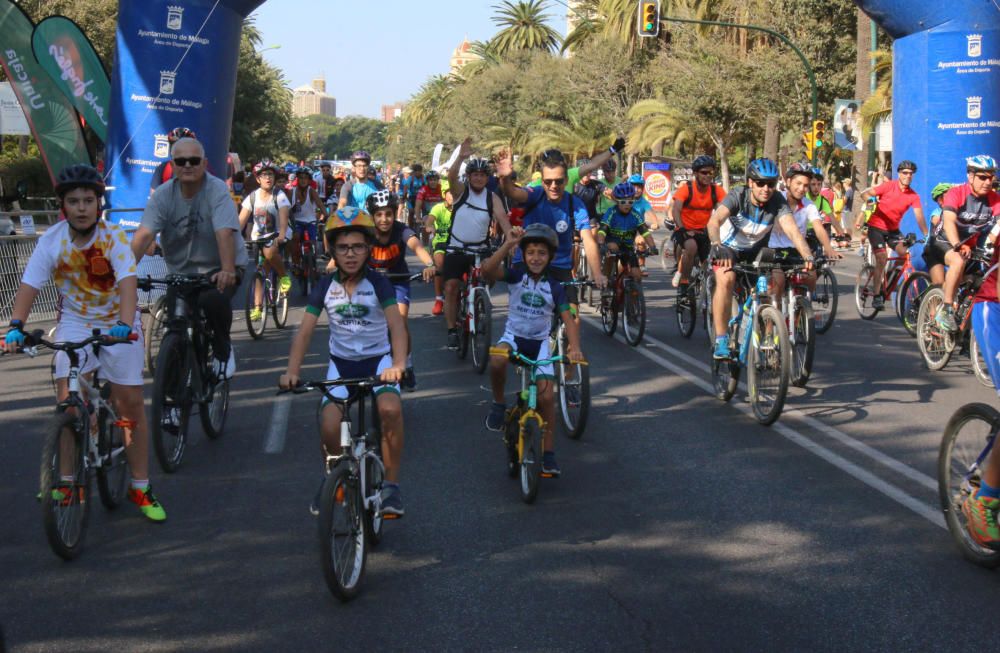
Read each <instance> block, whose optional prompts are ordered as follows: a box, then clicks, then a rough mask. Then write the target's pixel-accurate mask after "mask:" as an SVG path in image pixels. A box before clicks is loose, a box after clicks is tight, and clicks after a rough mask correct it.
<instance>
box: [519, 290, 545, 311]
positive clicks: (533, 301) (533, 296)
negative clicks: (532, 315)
mask: <svg viewBox="0 0 1000 653" xmlns="http://www.w3.org/2000/svg"><path fill="white" fill-rule="evenodd" d="M521 303H522V304H524V305H525V306H530V307H531V308H541V307H542V306H545V298H544V297H542V296H541V295H539V294H538V293H536V292H526V293H524V294H522V295H521Z"/></svg>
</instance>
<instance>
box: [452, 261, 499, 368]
mask: <svg viewBox="0 0 1000 653" xmlns="http://www.w3.org/2000/svg"><path fill="white" fill-rule="evenodd" d="M447 251H448V252H451V253H455V254H466V255H470V256H472V257H473V259H474V261H473V264H472V269H471V270H469V272H467V273H466V274H464V275H462V281H461V286H460V287H459V291H458V357H459V359H461V360H464V359H465V357H466V355H468V352H469V343H470V341H471V342H472V366H473V367H474V368H475V370H476V372H477V373H479V374H482V373H483V371H485V370H486V364H487V363H488V362H489V358H488V356H487V353H488V352H489V348H490V339H491V337H492V332H493V302H492V300H491V299H490V290H489V287H488V286H487V284H486V282H485V281H484V280H483V275H482V263H483V260H484V259H486V258H488V257H489V256H490V255H491V254H492V253H493V251H492V250H490V249H488V248H477V249H471V248H465V247H448V248H447Z"/></svg>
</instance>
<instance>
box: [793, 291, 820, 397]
mask: <svg viewBox="0 0 1000 653" xmlns="http://www.w3.org/2000/svg"><path fill="white" fill-rule="evenodd" d="M793 311H794V314H793V315H792V319H793V320H794V324H795V338H794V341H793V342H791V349H792V385H794V386H796V387H799V388H804V387H806V383H807V382H808V381H809V376H810V375H811V374H812V365H813V356H814V355H815V353H816V321H815V318H814V317H813V309H812V306H811V305H810V304H809V301H808V300H807V299H805V298H804V297H797V298H796V299H795V306H794V308H793ZM789 339H790V340H791V337H789Z"/></svg>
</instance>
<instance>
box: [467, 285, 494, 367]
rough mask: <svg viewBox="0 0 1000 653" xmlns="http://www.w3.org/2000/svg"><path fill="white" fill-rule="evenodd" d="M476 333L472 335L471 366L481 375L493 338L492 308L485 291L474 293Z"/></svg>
mask: <svg viewBox="0 0 1000 653" xmlns="http://www.w3.org/2000/svg"><path fill="white" fill-rule="evenodd" d="M472 305H473V310H474V311H475V323H476V331H475V333H473V334H472V366H473V367H475V368H476V372H478V373H479V374H482V373H483V371H485V370H486V365H487V363H489V362H490V343H491V342H492V340H491V338H492V337H493V306H492V304H491V303H490V298H489V297H488V296H487V295H486V291H485V290H480V291H479V292H477V293H476V299H475V301H474V302H473V304H472Z"/></svg>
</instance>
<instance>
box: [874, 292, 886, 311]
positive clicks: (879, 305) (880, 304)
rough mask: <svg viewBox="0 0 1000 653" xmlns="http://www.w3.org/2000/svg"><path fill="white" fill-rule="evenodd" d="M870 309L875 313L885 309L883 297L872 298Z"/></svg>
mask: <svg viewBox="0 0 1000 653" xmlns="http://www.w3.org/2000/svg"><path fill="white" fill-rule="evenodd" d="M872 308H874V309H875V310H876V311H881V310H882V309H883V308H885V297H883V296H882V295H875V296H874V297H872Z"/></svg>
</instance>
